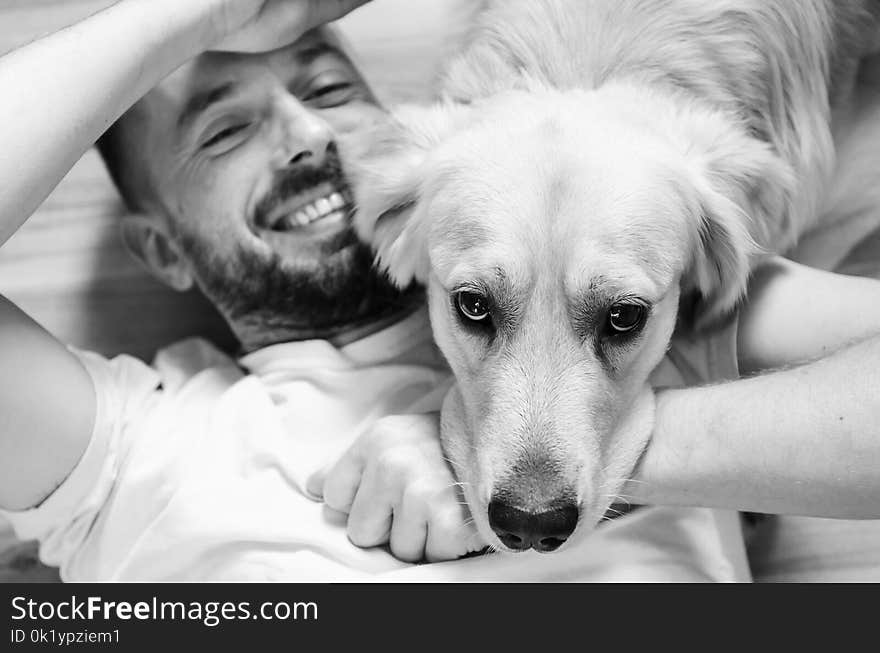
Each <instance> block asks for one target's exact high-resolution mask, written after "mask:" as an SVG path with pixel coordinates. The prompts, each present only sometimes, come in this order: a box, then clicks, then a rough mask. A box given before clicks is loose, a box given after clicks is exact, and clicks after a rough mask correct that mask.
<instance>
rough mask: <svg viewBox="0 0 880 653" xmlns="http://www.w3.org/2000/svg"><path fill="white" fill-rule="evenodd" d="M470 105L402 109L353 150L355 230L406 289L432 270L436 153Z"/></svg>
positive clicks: (425, 277) (449, 104)
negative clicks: (430, 193)
mask: <svg viewBox="0 0 880 653" xmlns="http://www.w3.org/2000/svg"><path fill="white" fill-rule="evenodd" d="M467 111H468V109H467V107H466V106H465V105H461V104H454V103H448V102H447V103H443V104H438V105H436V106H433V107H401V108H400V109H398V110H397V111H395V112H394V114H393V115H392V116H391V117H390V119H389V121H388V122H387V123H386V124H384V125H382V126H381V127H380V128H379V129H378V130H377V131H376V132H373V133H372V134H370V135H369V139H370V142H369V143H368V144H367V143H365V144H364V145H365V147H363V148H362V149H361V151H360V152H351V153H350V154H351V158H352V159H353V161H354V164H353V171H352V177H353V185H354V193H355V204H356V214H355V228H356V229H357V232H358V235H359V236H360V237H361V238H362V239H363V240H364V241H365V242H367V243H370V244H371V245H372V247H373V249H374V250H375V251H376V257H377V260H378V262H379V266H380V267H381V268H382V269H384V270H385V271H386V272H387V273H388V275H389V277H390V278H391V280H392V281H393V282H394V283H396V284H397V285H398V286H400V287H406V286H408V285H409V284H410V283H412V282H413V281H417V282H421V283H424V282H425V281H427V277H428V271H429V260H428V251H427V248H428V233H429V229H430V225H429V224H428V217H427V216H428V211H427V207H426V206H425V205H424V202H422V199H423V198H424V196H425V191H426V189H427V187H428V186H429V184H430V183H431V161H430V158H431V153H432V152H433V151H434V149H435V148H436V147H437V146H438V145H439V144H440V143H442V142H443V140H444V139H445V138H446V137H447V136H448V135H450V134H451V133H453V132H454V131H455V129H456V128H457V127H458V126H459V125H460V124H461V123H462V119H463V117H464V114H465V113H466V112H467Z"/></svg>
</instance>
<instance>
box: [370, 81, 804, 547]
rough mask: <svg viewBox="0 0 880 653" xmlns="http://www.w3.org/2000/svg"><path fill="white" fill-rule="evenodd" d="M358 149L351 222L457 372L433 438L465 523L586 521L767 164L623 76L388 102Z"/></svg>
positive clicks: (645, 421) (730, 292)
mask: <svg viewBox="0 0 880 653" xmlns="http://www.w3.org/2000/svg"><path fill="white" fill-rule="evenodd" d="M365 161H366V163H365V164H364V167H363V168H362V169H361V170H360V172H359V174H358V175H357V176H356V186H357V190H356V195H357V200H358V205H359V213H358V215H357V217H356V221H357V225H358V228H359V230H360V232H361V234H362V235H363V236H364V237H365V238H366V239H367V240H369V241H371V242H372V243H374V245H375V247H376V251H377V252H378V257H379V260H380V262H381V264H382V265H383V266H384V267H385V268H386V269H387V270H388V272H389V273H390V275H391V276H392V278H393V279H394V280H395V281H396V282H398V283H399V284H401V285H407V284H408V283H410V282H411V281H413V280H416V281H419V282H422V283H423V284H425V285H426V286H427V288H428V301H429V306H430V314H431V321H432V326H433V329H434V334H435V338H436V341H437V343H438V345H439V346H440V348H441V349H442V350H443V352H444V354H445V355H446V357H447V359H448V361H449V363H450V365H451V367H452V370H453V372H454V374H455V376H456V379H457V386H456V388H455V389H454V390H453V391H452V392H451V393H450V394H449V396H448V397H447V399H446V403H445V405H444V411H443V440H444V447H445V449H446V453H447V455H448V456H449V457H450V459H451V460H452V462H453V463H454V465H455V468H456V471H457V472H458V474H459V477H460V480H461V481H462V482H463V487H464V491H465V496H466V498H467V501H468V504H469V506H470V508H471V511H472V513H473V516H474V518H475V520H476V523H477V524H478V526H479V528H480V530H481V532H482V534H483V535H484V536H485V537H487V538H488V541H490V542H494V543H495V544H496V545H499V543H500V548H507V549H513V550H517V549H525V548H529V547H530V546H534V548H536V549H538V550H543V551H550V550H554V549H556V548H557V547H558V546H559V545H560V544H562V542H564V541H565V540H566V539H567V538H568V537H569V536H570V535H571V534H572V532H573V531H574V530H575V527H576V526H577V525H578V523H581V524H583V528H581V531H589V530H590V528H591V527H592V526H593V525H595V523H596V522H598V521H599V520H600V519H601V518H602V516H603V514H604V513H605V511H606V509H607V507H608V506H609V505H610V503H611V502H612V500H613V499H614V498H615V496H616V494H617V493H618V492H619V491H620V488H621V486H622V484H623V483H624V482H625V480H626V479H627V478H628V476H629V475H630V474H631V472H632V470H633V467H634V465H635V464H636V462H637V460H638V457H639V456H640V454H641V452H642V451H643V449H644V446H645V444H646V441H647V437H648V435H649V433H650V429H651V426H652V424H651V418H652V414H653V411H652V395H651V393H650V391H648V390H647V389H646V382H647V380H648V376H649V374H650V373H651V371H652V370H653V369H654V367H656V365H657V364H658V363H659V362H660V360H661V359H662V357H663V356H664V354H665V352H666V350H667V347H668V345H669V341H670V338H671V336H672V333H673V330H674V328H675V326H676V323H677V320H678V317H679V301H680V296H681V295H682V293H687V294H688V295H691V294H698V295H699V297H700V298H701V300H702V301H701V304H700V306H701V309H702V315H703V316H714V315H718V314H719V313H722V312H724V311H726V310H729V309H731V308H732V307H733V306H734V304H735V303H736V301H737V300H738V298H739V297H740V295H741V293H742V291H743V288H744V286H745V283H746V280H747V276H748V272H749V259H750V256H751V255H752V253H753V250H754V242H753V239H752V237H751V235H750V231H749V225H748V224H747V221H748V219H749V216H750V215H752V216H753V217H754V219H756V220H762V219H766V215H764V213H765V212H768V211H772V210H775V209H776V208H778V203H779V202H781V201H782V200H781V196H780V195H779V193H778V192H777V190H775V189H777V188H784V187H785V186H786V184H785V183H784V182H785V181H786V174H785V168H784V166H782V165H781V163H780V162H779V160H778V159H777V158H776V157H775V156H774V155H773V154H772V153H771V152H770V151H769V149H768V148H767V147H766V146H764V145H763V144H761V143H759V142H757V141H754V140H752V139H751V138H749V137H748V136H746V135H745V134H744V133H742V132H741V131H739V130H738V129H737V127H736V126H735V125H731V124H730V123H729V122H728V121H726V120H723V119H722V118H720V117H719V116H716V115H713V114H711V113H708V112H701V111H699V110H695V109H686V110H685V109H681V108H677V107H674V106H670V104H669V103H668V102H667V101H665V100H664V99H662V98H655V97H653V96H644V95H641V94H638V93H636V92H634V91H631V90H629V89H603V90H600V91H592V92H581V91H571V92H566V93H560V92H554V91H549V90H544V91H539V90H532V91H529V92H511V93H509V94H505V95H501V96H497V97H495V98H493V99H490V100H487V101H485V102H481V103H480V104H475V105H470V106H464V105H442V106H438V107H434V108H431V109H421V110H419V109H411V110H408V111H402V112H401V113H399V114H398V116H397V117H396V119H395V121H394V124H393V125H391V126H390V127H389V130H388V132H387V133H386V134H385V135H384V136H383V137H382V138H380V139H379V141H378V142H376V143H374V144H373V145H372V146H371V150H370V153H369V154H368V155H367V157H366V159H365ZM757 213H761V215H756V214H757Z"/></svg>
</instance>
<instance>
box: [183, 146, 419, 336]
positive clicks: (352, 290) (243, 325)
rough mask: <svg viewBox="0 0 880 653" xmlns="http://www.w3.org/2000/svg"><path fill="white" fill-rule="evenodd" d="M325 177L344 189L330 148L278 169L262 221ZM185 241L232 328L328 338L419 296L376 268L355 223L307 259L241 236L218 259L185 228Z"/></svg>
mask: <svg viewBox="0 0 880 653" xmlns="http://www.w3.org/2000/svg"><path fill="white" fill-rule="evenodd" d="M325 182H329V183H332V184H333V185H334V186H335V187H336V188H339V189H347V185H346V182H345V179H344V175H343V174H342V171H341V166H340V163H339V160H338V156H337V155H336V152H335V150H334V149H332V148H331V150H330V151H329V152H328V156H327V160H326V164H325V165H324V166H322V167H321V168H304V169H296V170H288V171H285V172H284V173H283V174H282V175H279V177H278V178H277V179H276V180H275V183H274V184H273V188H272V190H271V191H270V192H269V193H268V194H267V196H266V197H265V198H264V199H263V200H261V201H260V203H259V204H258V205H257V207H256V210H255V213H256V220H257V223H258V224H259V223H260V216H261V215H267V214H269V213H271V211H272V210H274V209H275V208H276V207H278V206H280V205H282V204H283V203H284V202H285V201H287V200H288V199H290V198H292V197H295V196H296V195H297V194H299V193H302V192H304V191H307V190H310V189H312V188H315V187H317V186H318V185H319V184H321V183H325ZM346 192H347V191H346ZM181 242H182V245H183V248H184V251H185V252H186V253H187V255H188V257H189V259H190V261H191V263H192V266H193V269H194V272H195V276H196V279H197V281H198V283H199V286H200V288H201V290H202V292H203V293H204V294H205V296H206V297H207V298H208V299H209V300H211V301H212V302H213V303H214V304H215V305H216V306H217V308H218V309H219V310H220V311H221V313H223V315H224V316H225V317H226V319H227V320H228V321H229V323H230V325H231V326H232V327H233V329H234V330H236V331H242V330H246V331H248V332H250V333H253V332H255V331H257V332H260V333H261V334H262V333H265V336H266V338H267V340H269V341H281V340H283V339H292V338H296V337H297V335H296V334H298V333H299V334H302V336H301V337H321V338H328V337H331V336H333V335H335V334H338V333H340V332H344V331H346V330H349V329H352V328H356V327H358V326H361V325H365V324H368V323H370V322H373V321H376V320H379V319H382V318H383V317H386V316H390V315H392V314H394V313H397V312H400V311H401V310H403V309H405V308H407V307H409V306H412V305H413V304H414V302H415V301H416V300H417V299H418V298H420V297H421V290H420V289H419V288H416V287H412V288H409V289H406V290H403V291H402V290H399V289H398V288H396V287H395V286H394V285H393V284H392V283H391V281H390V280H389V279H388V277H387V276H386V275H385V274H384V273H383V272H380V271H379V270H377V269H376V268H375V266H374V265H373V260H374V257H373V254H372V252H371V251H370V249H369V247H368V246H367V245H366V244H364V243H362V242H360V241H359V240H358V238H357V235H356V234H355V232H354V229H353V228H352V226H351V225H350V224H349V225H348V226H347V227H346V228H345V229H343V230H341V231H340V232H338V233H336V234H334V235H333V236H332V237H330V238H328V239H325V240H323V241H320V242H318V243H315V245H314V247H315V249H316V252H315V254H314V255H313V258H312V265H308V266H303V265H301V264H298V262H297V261H295V260H285V259H284V258H283V257H282V256H281V255H280V254H279V253H277V252H271V253H270V254H268V255H267V254H266V253H265V252H257V251H254V250H250V249H247V248H245V247H244V246H243V245H242V244H241V243H237V244H236V247H235V253H234V254H233V255H232V256H225V255H224V256H223V257H222V258H221V257H219V256H217V255H216V253H214V252H212V251H211V250H210V249H209V248H208V246H206V245H205V244H204V243H203V242H201V241H200V240H199V239H198V238H197V237H196V236H194V235H190V234H183V233H182V234H181ZM314 261H318V263H317V264H315V263H314ZM275 335H277V340H275V339H274V338H273V336H275Z"/></svg>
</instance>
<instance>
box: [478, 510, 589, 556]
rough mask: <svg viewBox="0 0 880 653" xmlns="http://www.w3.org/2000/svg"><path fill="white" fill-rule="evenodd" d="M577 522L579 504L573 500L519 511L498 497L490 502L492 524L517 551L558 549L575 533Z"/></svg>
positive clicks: (496, 532)
mask: <svg viewBox="0 0 880 653" xmlns="http://www.w3.org/2000/svg"><path fill="white" fill-rule="evenodd" d="M577 522H578V507H577V505H576V504H575V503H573V502H566V503H563V504H559V505H555V506H554V507H553V508H551V509H550V510H544V511H541V512H528V511H526V510H520V509H519V508H516V507H514V506H512V505H510V504H509V503H507V502H506V501H504V500H503V499H499V498H495V499H493V500H492V501H490V502H489V525H490V526H491V527H492V530H493V531H495V534H496V535H497V536H498V539H500V540H501V542H502V543H503V544H504V546H506V547H508V548H509V549H513V550H514V551H525V550H526V549H528V548H530V547H534V548H535V550H536V551H540V552H542V553H546V552H549V551H555V550H556V549H558V548H559V547H560V546H562V544H563V542H565V540H567V539H568V538H569V537H570V536H571V534H572V533H574V529H575V528H576V527H577Z"/></svg>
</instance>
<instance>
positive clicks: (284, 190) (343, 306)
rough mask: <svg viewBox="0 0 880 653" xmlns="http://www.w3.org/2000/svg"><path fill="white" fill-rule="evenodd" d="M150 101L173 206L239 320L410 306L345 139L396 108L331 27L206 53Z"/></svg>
mask: <svg viewBox="0 0 880 653" xmlns="http://www.w3.org/2000/svg"><path fill="white" fill-rule="evenodd" d="M147 106H148V109H149V120H148V121H147V123H148V127H147V132H148V134H147V136H148V137H147V138H146V139H145V140H146V143H145V146H146V148H147V150H146V152H145V154H146V156H147V160H148V161H149V169H150V174H151V175H152V177H153V187H154V190H155V194H156V195H157V196H158V200H159V202H160V203H161V204H162V209H163V211H162V212H163V213H165V214H166V215H167V216H168V218H169V222H170V227H171V229H172V230H173V231H174V236H175V237H176V238H177V240H178V242H179V243H180V244H181V245H182V248H183V251H184V252H185V256H186V258H187V260H188V263H189V265H190V269H191V272H192V274H193V276H194V278H195V280H196V282H197V283H198V284H199V286H200V287H201V288H202V290H203V292H204V293H205V294H206V295H207V296H208V298H209V299H211V300H212V301H214V303H215V304H216V305H217V306H218V308H220V310H221V311H222V312H223V313H224V314H225V316H226V317H227V319H228V320H229V321H230V322H231V323H232V325H233V327H234V328H236V329H237V330H238V331H239V332H241V331H242V330H248V331H251V332H252V331H254V330H259V331H260V332H261V334H263V335H264V336H265V340H266V341H267V342H272V341H277V340H280V339H284V338H286V337H290V336H291V335H292V334H293V335H296V334H298V335H300V337H308V336H311V335H317V336H323V337H328V336H330V335H332V334H334V333H336V332H339V331H341V330H345V329H347V328H351V327H354V326H357V325H358V324H361V323H365V322H369V321H372V320H374V319H376V318H377V317H381V316H382V315H383V314H386V313H390V312H392V311H393V310H394V309H395V308H399V306H400V304H401V302H402V298H401V297H400V296H399V293H397V292H396V291H395V290H394V289H393V288H392V287H391V286H390V284H388V282H387V281H386V280H385V278H384V276H381V275H379V274H378V273H376V272H375V271H374V270H373V267H372V255H371V253H370V251H369V250H368V248H367V247H366V246H365V245H363V244H361V243H360V242H359V241H358V240H357V239H356V237H355V234H354V231H353V229H352V227H351V201H352V197H351V191H350V189H349V186H348V183H347V181H346V176H345V169H344V164H343V163H342V162H341V161H340V159H339V156H338V154H337V148H336V141H337V139H339V138H344V137H345V136H347V135H350V134H352V133H354V132H356V131H360V130H364V129H370V128H371V127H372V125H374V124H375V123H376V122H377V121H378V120H381V119H383V117H384V115H385V114H384V112H383V111H382V109H380V107H379V106H378V105H377V103H376V101H375V99H374V97H373V95H372V94H371V92H370V90H369V89H368V87H367V86H366V84H365V82H364V80H363V79H362V78H361V76H360V75H359V73H358V72H357V71H356V70H355V68H354V66H353V65H352V63H351V62H350V61H349V59H348V58H347V57H346V56H345V55H344V54H343V52H342V51H341V49H340V48H339V46H338V45H337V44H336V42H335V41H334V40H333V39H332V36H331V35H329V34H326V33H324V32H320V31H315V32H312V33H310V34H308V35H307V36H305V37H304V38H303V39H301V40H300V41H298V42H297V43H296V44H294V45H293V46H290V47H288V48H285V49H283V50H279V51H276V52H272V53H269V54H266V55H259V56H254V55H249V56H243V55H232V54H221V53H210V54H207V55H203V56H201V57H200V58H199V59H197V60H195V61H194V62H192V63H190V64H188V65H186V66H184V67H183V68H181V69H180V70H178V71H177V72H176V73H175V74H174V75H172V76H171V77H170V78H168V79H167V80H165V81H164V82H163V83H162V85H161V86H160V87H159V88H158V89H156V90H154V91H153V92H152V93H151V94H150V96H149V97H148V98H147ZM262 344H265V343H262Z"/></svg>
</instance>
